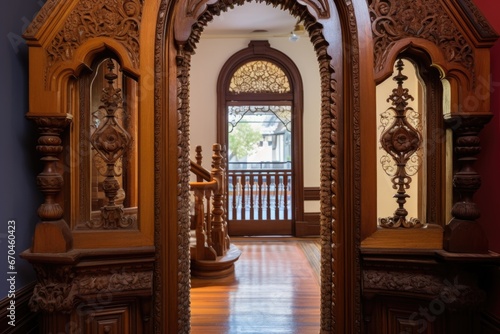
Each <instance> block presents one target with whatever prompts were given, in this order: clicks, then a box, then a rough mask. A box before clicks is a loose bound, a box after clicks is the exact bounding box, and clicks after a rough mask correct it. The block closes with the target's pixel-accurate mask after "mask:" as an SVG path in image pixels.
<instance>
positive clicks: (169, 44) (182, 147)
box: [155, 1, 371, 332]
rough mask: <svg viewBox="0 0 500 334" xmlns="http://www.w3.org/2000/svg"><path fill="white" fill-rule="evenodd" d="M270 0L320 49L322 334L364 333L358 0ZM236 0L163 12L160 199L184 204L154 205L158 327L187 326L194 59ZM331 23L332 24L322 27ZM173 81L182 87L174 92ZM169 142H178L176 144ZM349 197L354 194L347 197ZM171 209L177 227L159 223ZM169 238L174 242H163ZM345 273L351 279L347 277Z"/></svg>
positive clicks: (159, 35) (159, 102) (159, 72)
mask: <svg viewBox="0 0 500 334" xmlns="http://www.w3.org/2000/svg"><path fill="white" fill-rule="evenodd" d="M241 4H243V3H241ZM267 4H269V5H274V6H278V5H279V6H280V7H281V8H282V9H283V10H288V11H289V12H290V13H291V14H292V15H294V16H297V17H300V19H301V20H302V21H304V25H305V28H306V29H307V30H308V31H309V34H310V36H311V42H312V44H313V46H314V48H315V50H316V54H317V57H318V67H319V71H320V73H321V88H322V93H321V97H322V107H321V109H322V111H321V114H322V117H321V119H322V121H321V130H320V131H319V132H318V134H317V135H319V136H320V137H321V150H322V154H321V240H322V254H321V255H322V274H321V275H322V287H321V289H322V301H321V314H322V320H321V329H322V331H324V332H332V331H337V330H338V331H339V332H343V331H344V328H350V329H354V331H355V332H358V331H359V329H360V320H359V319H360V300H359V299H360V284H359V276H360V275H359V270H360V269H359V260H358V257H357V255H356V249H357V246H358V245H359V226H360V223H359V221H360V219H361V211H360V204H359V203H360V190H359V189H360V185H359V183H360V178H359V175H360V173H361V171H360V158H359V141H358V140H359V138H360V127H359V104H360V96H359V90H360V81H359V75H360V61H359V46H358V40H357V27H356V20H355V15H354V6H353V5H352V4H351V3H349V4H340V5H339V9H338V11H337V10H332V9H330V6H332V5H331V4H329V3H323V2H322V3H312V2H310V3H309V2H308V5H310V7H309V8H310V9H308V7H307V6H304V5H301V4H299V3H296V2H292V1H291V2H286V3H279V2H272V1H270V2H267ZM233 5H234V4H233V3H229V2H227V3H226V2H219V3H216V4H212V5H207V3H205V2H203V3H198V4H196V5H194V6H191V5H189V4H188V3H186V2H181V3H178V4H172V5H171V6H168V5H167V4H163V5H162V6H161V8H160V13H159V16H158V17H159V21H158V25H157V38H156V48H155V49H156V54H155V58H156V59H157V61H156V64H157V68H156V70H155V73H157V75H156V79H155V83H156V87H155V96H156V97H157V100H156V105H155V115H156V116H155V117H156V118H157V119H158V120H162V119H164V120H165V123H160V122H157V123H156V127H155V134H156V139H155V142H156V143H157V146H156V147H157V148H156V152H157V154H156V158H155V160H156V162H155V164H156V165H157V166H159V167H160V172H159V175H158V176H157V178H156V198H157V199H158V198H161V196H164V195H165V194H167V196H171V197H172V198H173V196H176V197H177V199H178V200H177V201H176V203H177V206H175V207H174V206H172V205H171V204H170V205H169V207H168V212H166V211H163V212H161V211H160V210H158V209H157V211H156V213H155V225H156V226H155V230H156V231H157V232H156V233H155V244H156V245H157V256H158V258H159V259H163V260H160V261H159V263H158V267H157V269H156V272H155V276H156V278H157V280H156V282H157V283H156V284H157V286H156V292H155V294H156V305H155V306H156V310H157V311H158V312H160V314H168V315H169V317H170V316H171V317H172V319H169V318H168V317H161V316H159V317H156V327H157V328H167V326H173V327H171V328H172V330H175V331H177V330H179V331H186V332H187V331H188V328H189V252H188V247H189V245H188V243H187V242H188V238H187V237H186V236H187V235H188V232H189V231H188V229H189V220H188V209H189V208H188V206H187V205H186V204H185V203H187V202H188V201H187V196H188V192H187V184H188V179H189V160H188V158H189V156H188V154H189V153H188V152H189V131H187V129H188V128H189V99H188V96H189V70H190V59H191V55H192V54H193V52H194V50H195V47H196V43H197V41H198V40H199V38H200V35H201V32H202V30H203V27H204V26H205V25H206V24H207V22H208V21H210V20H211V19H212V17H213V16H214V15H219V14H220V12H221V11H225V10H228V9H229V8H230V7H231V6H233ZM324 26H327V27H328V29H324ZM167 27H168V28H167ZM342 46H343V47H342ZM347 46H349V47H347ZM367 61H369V59H368V60H367ZM169 64H170V65H169ZM174 64H175V66H174ZM370 66H371V65H370ZM368 68H369V66H368ZM344 73H347V74H346V75H344ZM164 74H166V75H164ZM369 75H371V73H370V74H367V76H369ZM347 82H348V83H347ZM174 87H176V88H177V89H176V90H174V89H173V88H174ZM165 110H170V113H169V114H168V115H166V114H165ZM173 110H175V112H173ZM351 138H355V139H356V140H351ZM172 145H175V147H177V149H176V150H173V147H172ZM163 150H167V151H169V152H172V153H173V155H170V156H168V157H166V156H165V155H164V154H158V152H164V151H163ZM174 157H175V158H174ZM167 158H168V159H167ZM173 170H177V171H178V173H177V174H176V175H175V176H173V175H172V173H170V174H169V173H168V171H173ZM346 170H349V171H350V172H349V173H347V172H346ZM160 180H163V182H160ZM165 180H168V181H167V182H164V181H165ZM345 198H350V200H349V201H346V200H345ZM173 215H174V216H173ZM166 217H169V219H167V218H166ZM173 217H176V219H175V220H176V221H177V222H178V224H177V225H175V226H174V225H173V224H172V225H170V226H164V225H162V224H161V222H163V221H174V219H173ZM164 240H168V241H169V243H168V244H167V245H165V244H164ZM339 245H341V246H339ZM169 250H170V251H169ZM332 259H333V261H332ZM172 271H175V272H177V273H178V274H177V276H176V277H171V276H169V277H168V278H167V279H165V276H167V275H166V273H167V272H172ZM346 277H351V279H350V280H347V279H346ZM353 278H354V279H353ZM160 279H161V280H160ZM172 312H174V313H172ZM174 319H177V321H174Z"/></svg>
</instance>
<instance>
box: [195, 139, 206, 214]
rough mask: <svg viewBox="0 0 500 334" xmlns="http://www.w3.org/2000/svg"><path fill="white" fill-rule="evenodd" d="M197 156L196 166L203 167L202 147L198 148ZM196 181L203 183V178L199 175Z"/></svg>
mask: <svg viewBox="0 0 500 334" xmlns="http://www.w3.org/2000/svg"><path fill="white" fill-rule="evenodd" d="M195 151H196V156H195V159H196V164H197V165H199V166H201V163H202V161H203V155H202V153H201V151H202V149H201V145H198V146H196V149H195ZM196 181H197V182H203V177H201V176H200V175H197V176H196ZM207 212H210V211H207Z"/></svg>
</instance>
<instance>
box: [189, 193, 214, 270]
mask: <svg viewBox="0 0 500 334" xmlns="http://www.w3.org/2000/svg"><path fill="white" fill-rule="evenodd" d="M206 192H208V193H210V191H209V190H207V191H206ZM206 192H205V191H204V190H201V189H196V190H195V192H194V196H195V209H194V211H195V216H194V219H195V222H196V246H195V249H196V251H195V257H196V260H215V259H217V253H216V252H215V250H214V249H213V248H212V247H211V245H210V241H209V239H210V236H209V235H208V233H207V231H208V229H207V224H206V221H205V216H206V215H205V209H204V205H205V203H204V202H205V200H204V197H205V193H206ZM209 198H210V196H209Z"/></svg>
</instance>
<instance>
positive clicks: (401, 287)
mask: <svg viewBox="0 0 500 334" xmlns="http://www.w3.org/2000/svg"><path fill="white" fill-rule="evenodd" d="M363 289H364V290H374V291H398V292H401V291H404V292H405V293H412V294H418V295H421V296H425V297H426V298H429V299H436V298H437V299H439V300H440V301H441V302H443V303H444V304H446V306H447V307H448V308H450V309H458V308H468V307H475V306H478V305H480V304H481V303H483V302H484V301H485V293H484V291H482V290H481V289H479V288H478V287H477V286H476V284H475V283H474V282H471V281H470V280H468V279H467V278H466V277H464V276H463V275H457V276H455V277H452V278H447V277H441V276H439V275H435V274H425V273H422V272H415V271H396V270H394V271H393V270H382V269H368V270H364V271H363Z"/></svg>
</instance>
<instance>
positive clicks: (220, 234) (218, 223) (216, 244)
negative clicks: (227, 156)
mask: <svg viewBox="0 0 500 334" xmlns="http://www.w3.org/2000/svg"><path fill="white" fill-rule="evenodd" d="M213 151H214V154H213V156H212V171H211V172H210V174H211V175H212V179H215V180H217V181H218V184H219V187H218V188H217V189H216V190H215V191H214V193H213V199H212V200H213V208H212V247H213V248H214V249H215V251H216V252H217V255H219V256H222V255H224V253H225V251H226V245H225V243H226V226H225V222H224V189H225V186H224V182H225V180H224V178H223V175H224V174H223V170H222V168H221V162H222V156H221V146H220V144H214V145H213Z"/></svg>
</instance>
